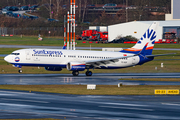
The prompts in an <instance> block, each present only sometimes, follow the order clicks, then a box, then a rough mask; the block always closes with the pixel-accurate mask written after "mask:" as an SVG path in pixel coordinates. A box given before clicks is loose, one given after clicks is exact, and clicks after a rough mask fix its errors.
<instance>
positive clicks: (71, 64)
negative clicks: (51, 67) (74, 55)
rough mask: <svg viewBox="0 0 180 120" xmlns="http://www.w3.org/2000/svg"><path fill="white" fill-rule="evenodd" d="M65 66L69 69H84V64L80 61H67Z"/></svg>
mask: <svg viewBox="0 0 180 120" xmlns="http://www.w3.org/2000/svg"><path fill="white" fill-rule="evenodd" d="M66 68H67V69H68V70H69V71H84V70H85V69H86V65H85V64H84V63H80V62H69V63H68V64H67V66H66Z"/></svg>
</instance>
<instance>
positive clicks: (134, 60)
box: [132, 57, 136, 65]
mask: <svg viewBox="0 0 180 120" xmlns="http://www.w3.org/2000/svg"><path fill="white" fill-rule="evenodd" d="M132 64H133V65H135V64H136V58H135V57H132Z"/></svg>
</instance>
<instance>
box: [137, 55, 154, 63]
mask: <svg viewBox="0 0 180 120" xmlns="http://www.w3.org/2000/svg"><path fill="white" fill-rule="evenodd" d="M139 59H140V60H139V63H138V64H137V65H142V64H144V63H146V62H149V61H152V60H153V59H154V57H151V58H147V57H145V56H142V55H139Z"/></svg>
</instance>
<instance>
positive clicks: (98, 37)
mask: <svg viewBox="0 0 180 120" xmlns="http://www.w3.org/2000/svg"><path fill="white" fill-rule="evenodd" d="M89 40H93V41H105V40H108V32H97V33H96V34H93V35H92V36H91V37H90V38H89Z"/></svg>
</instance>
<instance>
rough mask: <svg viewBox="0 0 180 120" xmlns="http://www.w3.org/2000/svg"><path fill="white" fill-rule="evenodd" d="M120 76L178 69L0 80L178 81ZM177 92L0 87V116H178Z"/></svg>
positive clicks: (96, 119) (113, 119)
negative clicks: (106, 92)
mask: <svg viewBox="0 0 180 120" xmlns="http://www.w3.org/2000/svg"><path fill="white" fill-rule="evenodd" d="M120 78H124V79H126V78H180V73H106V74H103V73H98V74H97V73H94V74H93V76H91V77H87V76H85V75H84V74H80V75H79V76H78V77H74V76H72V75H71V74H0V84H1V85H4V84H11V85H14V84H16V85H40V84H97V85H98V84H99V85H117V84H118V83H122V84H126V85H180V82H172V81H170V82H158V81H125V80H119V79H120ZM179 106H180V96H179V95H178V96H175V95H163V96H160V95H158V96H155V95H151V96H140V95H139V96H111V95H106V96H102V95H68V94H53V93H41V92H33V91H31V92H26V91H13V90H0V119H30V118H55V119H68V120H122V119H123V120H170V119H171V120H179V119H180V115H179V111H180V107H179Z"/></svg>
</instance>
